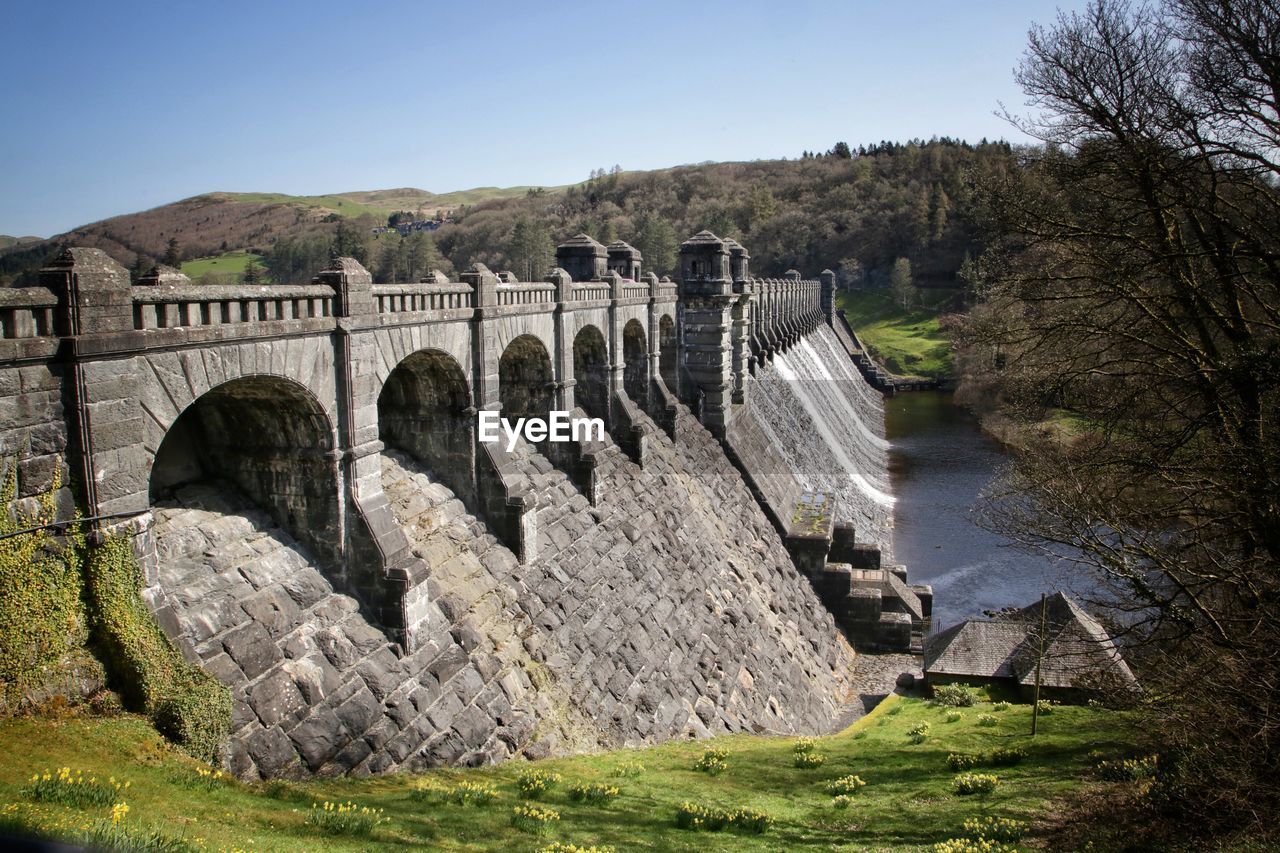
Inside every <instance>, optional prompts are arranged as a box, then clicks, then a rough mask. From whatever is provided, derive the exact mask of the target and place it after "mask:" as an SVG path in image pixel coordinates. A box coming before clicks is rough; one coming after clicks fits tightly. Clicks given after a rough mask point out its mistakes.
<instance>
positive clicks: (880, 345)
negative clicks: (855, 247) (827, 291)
mask: <svg viewBox="0 0 1280 853" xmlns="http://www.w3.org/2000/svg"><path fill="white" fill-rule="evenodd" d="M923 298H924V299H925V300H926V301H925V302H924V304H922V305H921V306H920V307H918V308H914V309H912V310H910V311H905V310H903V309H902V308H900V307H898V305H897V304H896V303H894V301H893V297H892V296H891V295H890V294H889V292H888V291H887V290H861V291H848V290H842V291H839V292H837V293H836V307H837V308H843V309H844V311H845V317H846V318H847V319H848V321H849V325H851V326H853V328H854V330H855V331H856V332H857V333H858V335H859V336H860V337H861V338H862V340H863V343H865V344H866V345H867V348H868V349H870V350H871V354H872V355H873V356H875V358H876V360H877V361H879V362H880V363H881V364H883V365H884V366H885V367H886V368H888V369H889V371H890V372H891V373H895V374H897V375H899V376H912V377H925V378H928V379H946V378H949V377H950V376H951V375H952V363H951V355H952V354H951V341H950V339H949V338H948V337H947V335H946V333H945V332H943V331H942V329H941V328H939V326H938V306H937V305H936V304H934V302H936V301H937V300H938V297H936V296H933V295H932V294H930V292H929V291H927V290H926V291H923ZM950 298H951V294H950V293H946V294H945V295H944V297H943V298H942V301H943V302H946V301H949V300H950ZM930 299H933V300H934V302H930V301H929V300H930Z"/></svg>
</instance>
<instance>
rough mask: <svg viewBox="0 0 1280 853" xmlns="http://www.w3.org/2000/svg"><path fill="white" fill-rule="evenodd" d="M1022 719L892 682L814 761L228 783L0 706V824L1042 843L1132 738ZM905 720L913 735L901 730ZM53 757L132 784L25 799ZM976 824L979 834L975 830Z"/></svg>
mask: <svg viewBox="0 0 1280 853" xmlns="http://www.w3.org/2000/svg"><path fill="white" fill-rule="evenodd" d="M984 717H988V718H989V719H987V720H985V721H984ZM1029 721H1030V709H1029V707H1028V706H1026V705H1015V706H1013V707H1010V708H1007V709H1005V710H1001V709H1000V707H997V706H994V705H992V704H991V703H989V702H981V703H980V704H978V705H977V706H975V707H972V708H965V709H963V710H962V711H958V712H956V711H952V710H951V709H947V708H941V707H938V706H935V705H931V704H929V703H926V702H924V701H922V700H919V699H909V698H899V697H896V696H894V697H890V698H889V699H888V700H886V701H885V702H884V703H882V704H881V706H880V707H879V708H877V709H876V711H875V712H873V713H872V714H871V715H870V716H867V717H864V718H863V719H862V720H860V721H858V722H857V723H855V724H854V725H853V726H852V727H851V728H849V729H847V730H845V731H844V732H842V733H840V734H838V735H835V736H832V737H826V738H818V739H816V740H815V741H813V745H812V748H811V752H810V754H815V755H818V756H822V758H823V760H822V761H821V763H820V764H818V765H817V766H813V767H798V766H797V756H798V755H799V754H801V753H800V751H802V750H804V748H805V744H803V743H801V742H800V741H798V740H797V739H796V738H782V737H760V736H749V735H736V736H730V737H722V738H716V739H715V740H713V741H702V742H694V743H690V742H685V743H671V744H667V745H664V746H660V747H652V748H648V749H626V750H617V751H613V752H605V753H602V754H598V755H589V756H578V757H573V758H564V759H556V760H548V761H541V762H538V763H536V764H535V765H530V764H527V763H524V762H508V763H507V764H504V765H502V766H501V767H496V768H494V767H486V768H481V769H477V770H448V771H443V770H442V771H432V772H430V773H427V774H423V775H417V776H411V775H407V774H398V775H392V776H384V777H380V778H374V779H354V778H344V779H330V780H322V781H314V782H308V783H287V782H271V783H264V784H256V785H242V784H239V783H236V782H233V781H230V780H227V779H225V778H222V779H219V778H211V777H210V776H209V772H210V771H209V770H208V769H207V768H205V767H202V766H201V765H199V764H198V763H197V762H195V761H194V760H192V759H189V758H186V757H185V756H183V755H182V754H181V753H178V752H176V751H175V750H173V749H172V748H169V747H167V746H166V745H165V744H164V742H163V741H162V740H160V739H159V737H158V736H157V735H156V734H155V732H154V730H152V729H150V728H149V727H148V726H147V724H146V723H145V722H144V721H142V720H139V719H137V718H133V717H128V716H121V717H107V718H97V719H95V718H89V717H70V718H64V719H61V720H58V719H12V720H5V721H3V722H0V746H3V748H4V750H5V753H6V754H7V755H10V756H11V757H12V760H10V761H8V762H7V763H6V765H5V766H4V767H3V768H0V804H4V805H0V830H5V829H7V830H10V831H15V830H16V831H25V832H31V831H36V832H39V833H41V834H44V835H47V836H52V837H57V838H72V839H81V840H88V839H90V838H94V839H96V840H98V841H99V843H101V841H103V840H104V836H105V837H110V838H112V839H113V840H115V841H116V842H117V844H118V845H119V847H118V848H116V849H148V850H183V851H185V850H195V849H232V848H247V849H255V850H264V851H266V850H273V851H274V850H280V851H284V850H315V849H321V848H323V849H325V850H368V849H387V848H391V847H405V848H408V847H422V846H430V847H431V848H432V849H440V850H504V851H524V850H539V849H543V848H544V846H546V845H551V844H553V843H555V842H558V843H560V844H565V845H567V844H576V845H580V847H579V848H578V849H583V848H585V847H586V845H593V844H594V845H608V848H609V849H614V850H691V851H692V850H697V851H707V850H778V849H801V848H811V849H815V850H817V849H842V850H843V849H875V850H885V849H892V850H934V849H935V848H934V845H935V844H939V843H941V842H944V841H946V840H947V839H952V838H957V837H964V836H969V837H973V836H975V835H977V834H979V833H978V832H976V831H974V830H973V829H966V827H965V822H966V821H975V820H985V819H991V818H995V819H1003V820H1004V821H1005V822H1004V823H1000V824H998V829H999V830H1002V832H1001V833H1000V835H1001V836H1002V838H1003V839H1004V840H1009V841H1011V840H1015V839H1016V838H1017V837H1018V836H1019V835H1022V834H1024V833H1025V835H1026V837H1025V838H1023V839H1022V840H1021V843H1020V844H1019V847H1020V848H1022V849H1027V848H1028V847H1031V846H1035V847H1042V846H1045V845H1048V846H1050V848H1051V849H1052V848H1053V846H1054V841H1055V840H1056V836H1053V835H1049V832H1050V831H1051V829H1052V827H1053V825H1054V824H1055V823H1060V818H1061V807H1062V805H1063V804H1064V802H1066V801H1069V799H1070V798H1072V797H1074V796H1079V795H1080V794H1083V793H1085V792H1092V793H1093V794H1094V795H1095V796H1103V797H1108V798H1110V799H1112V800H1114V801H1122V800H1128V799H1131V798H1132V797H1134V796H1136V795H1137V792H1138V791H1139V790H1141V787H1142V786H1141V783H1138V784H1137V785H1135V783H1133V782H1104V781H1101V780H1100V778H1099V772H1098V770H1097V769H1096V765H1097V764H1098V762H1099V760H1100V759H1104V758H1105V759H1116V758H1121V757H1128V756H1131V755H1133V753H1132V752H1131V750H1132V749H1133V747H1132V746H1131V744H1132V743H1133V732H1132V728H1131V726H1132V723H1131V721H1130V719H1129V717H1128V715H1127V714H1125V713H1123V712H1113V711H1105V710H1099V709H1091V708H1078V707H1065V706H1063V707H1058V708H1055V709H1054V712H1053V713H1052V714H1051V715H1048V716H1044V717H1043V718H1042V719H1041V721H1040V733H1039V735H1038V736H1037V737H1035V738H1031V737H1029V736H1028V734H1027V731H1028V727H1029ZM984 722H985V723H986V724H984ZM991 723H994V724H993V725H992V724H991ZM922 724H925V725H927V727H928V733H927V734H926V735H924V736H914V737H913V735H912V731H913V730H914V729H915V728H916V727H918V726H920V725H922ZM708 749H716V750H723V754H724V756H725V757H724V765H723V767H724V769H723V771H722V772H720V773H718V774H715V775H712V774H710V773H705V772H699V771H697V770H696V769H695V767H694V765H695V764H696V763H698V761H699V760H700V758H701V757H702V756H703V755H704V753H705V752H706V751H707V750H708ZM995 749H1005V750H1022V751H1024V752H1025V757H1024V758H1022V760H1014V759H1015V758H1016V757H1017V756H1016V753H1006V754H1007V755H1010V756H1011V758H1010V759H1009V761H1008V762H1006V766H996V765H994V764H993V763H992V761H991V758H990V756H991V752H992V750H995ZM798 750H799V751H798ZM952 753H957V754H962V755H968V756H974V757H975V758H974V760H975V761H976V762H977V766H976V767H975V768H974V772H978V773H985V774H994V775H995V776H996V777H997V778H998V783H997V787H996V789H995V791H994V792H992V793H989V794H985V795H983V794H978V795H969V796H965V795H960V794H958V793H957V792H956V788H955V780H956V778H957V777H958V776H959V775H960V774H959V773H958V772H956V771H954V770H952V769H950V768H949V767H948V760H947V758H948V755H949V754H952ZM997 763H998V761H997ZM61 767H70V768H71V769H72V771H81V770H82V771H83V772H84V778H85V779H86V780H88V779H89V778H96V779H97V780H99V781H98V784H99V785H101V786H102V787H104V788H106V785H105V784H103V780H106V779H107V778H108V777H111V778H112V779H114V780H116V781H117V782H119V783H120V784H121V785H122V786H123V784H124V783H125V782H128V783H130V786H129V788H128V789H127V790H124V791H122V793H120V794H119V795H116V794H115V793H114V792H112V793H110V794H108V795H107V799H106V801H104V802H102V803H100V804H97V805H91V804H89V803H80V804H78V805H76V804H70V803H65V802H63V803H59V802H57V801H56V800H55V801H50V800H49V799H46V800H44V801H39V800H37V798H36V795H35V794H34V785H33V784H32V783H31V781H30V780H31V778H32V777H33V775H37V774H42V773H44V772H46V771H48V772H50V773H51V774H56V773H57V769H58V768H61ZM531 768H532V769H534V770H537V771H540V772H541V773H542V774H544V775H543V778H544V780H547V779H549V780H550V782H551V784H550V785H548V788H547V790H546V791H545V793H541V794H540V795H537V800H536V802H531V801H530V800H529V799H527V798H526V797H525V796H522V794H521V790H520V780H521V778H522V777H525V776H526V774H528V773H529V771H530V769H531ZM202 772H203V773H204V774H205V775H204V776H201V775H200V774H201V773H202ZM557 774H558V778H559V782H555V778H557V777H556V775H557ZM848 775H857V776H858V777H859V778H860V779H861V780H862V781H863V782H864V783H865V785H864V786H863V787H861V788H855V791H856V793H854V794H853V795H852V796H849V797H847V798H846V800H845V801H840V802H837V800H836V798H835V796H834V795H833V793H832V792H830V791H828V789H827V787H828V785H829V784H830V783H832V782H833V781H834V780H837V779H841V778H843V777H846V776H848ZM73 778H74V776H73ZM583 784H597V785H599V786H601V787H602V788H606V789H614V791H616V793H613V792H606V793H605V794H603V795H602V796H604V797H605V801H604V802H595V803H593V802H590V801H580V800H575V799H574V798H573V797H572V796H571V790H572V788H573V787H574V786H575V785H583ZM854 784H855V785H856V783H854ZM45 787H46V788H56V786H55V785H49V784H46V785H45ZM108 790H109V789H108ZM55 795H56V792H54V794H51V795H50V796H51V798H52V797H53V796H55ZM117 796H118V797H119V799H121V800H123V801H125V802H126V803H127V804H128V806H129V809H128V811H127V812H124V813H123V814H122V816H121V818H120V821H119V824H118V825H117V826H115V827H112V825H111V815H112V808H111V804H110V800H112V799H115V798H116V797H117ZM349 802H351V803H355V804H356V809H355V813H354V816H351V815H348V817H347V818H346V819H343V818H342V816H341V815H332V814H331V815H330V816H328V817H320V816H317V815H316V812H317V811H321V812H323V811H325V807H324V805H323V804H325V803H335V804H336V803H349ZM682 803H693V804H696V805H697V806H701V807H704V808H709V809H726V810H736V809H744V810H751V811H752V812H755V813H757V814H759V815H760V818H759V823H757V824H756V825H755V827H754V828H759V827H760V825H761V824H762V823H765V822H767V826H765V827H764V832H763V833H762V834H756V833H754V832H753V831H752V828H753V827H743V828H740V829H734V828H730V829H725V830H723V831H716V830H715V829H712V828H711V826H705V827H704V831H697V830H693V829H686V828H681V827H680V826H679V824H678V820H677V813H678V812H679V811H680V809H681V804H682ZM530 805H532V806H535V807H537V808H539V809H547V810H550V811H552V812H554V813H555V814H556V815H557V818H556V819H555V820H550V821H547V822H546V824H547V825H546V827H545V828H544V829H542V830H541V832H538V831H537V829H538V827H537V824H538V821H536V820H530V821H527V823H528V824H529V825H530V826H529V828H526V827H525V826H523V825H520V823H519V821H517V820H515V819H514V817H515V816H514V814H513V812H514V810H515V809H516V808H517V807H520V806H530ZM841 805H843V806H844V807H843V808H841V807H840V806H841ZM316 806H319V808H316ZM361 808H367V809H371V810H378V811H376V812H375V813H373V814H367V815H366V821H365V824H364V826H363V827H362V826H361V825H360V823H361V822H360V820H359V817H360V811H359V810H360V809H361ZM744 816H745V815H744ZM352 817H354V818H355V819H351V818H352ZM742 822H743V823H747V821H742ZM370 824H373V825H370ZM531 830H533V831H531ZM95 832H96V833H99V834H97V835H95V834H94V833H95ZM985 835H986V836H987V837H992V836H994V835H995V833H992V831H991V830H990V829H988V830H987V831H986V833H985ZM1100 835H1101V836H1103V837H1105V835H1106V829H1105V828H1104V829H1099V830H1095V831H1094V835H1093V837H1095V838H1096V837H1098V836H1100ZM1099 840H1101V839H1099ZM148 842H149V843H148ZM130 843H131V844H132V845H133V846H130ZM550 849H557V848H554V847H552V848H550ZM559 849H560V850H565V849H566V848H565V847H561V848H559ZM596 849H600V848H596ZM949 849H965V850H967V849H975V850H977V849H982V850H997V849H998V850H1009V849H1011V847H997V846H995V845H992V846H987V847H976V846H975V847H972V848H969V847H952V848H949ZM1104 849H1110V847H1109V846H1108V847H1106V848H1104Z"/></svg>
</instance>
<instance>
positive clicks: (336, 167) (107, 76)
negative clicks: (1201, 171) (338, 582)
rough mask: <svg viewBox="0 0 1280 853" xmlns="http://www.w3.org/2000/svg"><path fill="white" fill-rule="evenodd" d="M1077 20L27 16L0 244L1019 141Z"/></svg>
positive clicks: (6, 77) (1007, 15) (1015, 0)
mask: <svg viewBox="0 0 1280 853" xmlns="http://www.w3.org/2000/svg"><path fill="white" fill-rule="evenodd" d="M1059 5H1060V6H1062V7H1063V8H1067V9H1071V8H1079V7H1080V6H1082V5H1083V0H1060V2H1058V3H1055V2H1052V0H998V1H997V2H982V3H972V2H970V3H961V2H955V0H917V1H916V2H911V3H906V2H883V3H872V2H837V0H828V2H805V0H799V2H796V1H795V0H793V1H792V2H788V3H780V2H770V3H755V2H734V3H727V2H725V3H722V2H716V0H705V2H699V3H696V4H682V3H669V2H658V0H645V1H644V2H626V3H603V2H602V3H561V2H555V1H554V0H547V2H529V0H524V2H512V3H507V2H501V3H499V2H477V0H457V1H456V2H445V0H402V2H383V3H378V4H371V3H358V2H354V0H352V1H351V2H346V3H340V2H328V1H327V0H312V2H278V3H277V2H270V0H263V2H261V3H260V4H255V3H241V2H201V3H193V2H185V0H170V2H164V3H134V2H102V1H101V0H95V2H74V1H73V2H66V0H59V2H48V0H37V2H29V1H28V0H6V2H5V4H4V11H3V14H2V15H0V110H3V113H2V114H3V116H4V120H3V122H2V123H0V128H2V129H0V234H14V235H26V234H35V235H37V236H50V235H52V234H55V233H58V232H61V231H65V230H68V229H70V228H72V227H74V226H77V225H82V224H85V223H88V222H92V221H95V220H98V219H102V218H105V217H108V216H113V215H116V214H121V213H129V212H132V211H136V210H143V209H146V208H149V207H154V206H156V205H160V204H164V203H167V202H170V201H175V200H177V199H180V198H185V197H187V196H191V195H196V194H199V193H203V192H209V191H213V190H231V191H271V192H286V193H297V194H318V193H326V192H343V191H349V190H362V189H383V188H390V187H401V186H414V187H420V188H422V189H427V190H432V191H435V192H445V191H449V190H455V189H465V188H469V187H474V186H488V185H497V186H510V185H516V184H544V185H552V184H564V183H571V182H574V181H578V180H583V179H585V178H586V176H587V173H588V172H589V171H590V170H591V169H592V168H595V167H601V166H603V167H610V166H613V165H614V164H615V163H616V164H621V165H622V167H623V168H624V169H649V168H659V167H663V166H673V165H677V164H680V163H692V162H699V161H703V160H748V159H757V158H774V157H795V156H798V155H799V154H800V153H801V151H803V150H805V149H811V150H825V149H827V148H830V147H831V145H832V144H834V143H835V142H836V141H837V140H841V139H843V140H847V141H848V142H850V143H851V144H853V145H855V146H856V145H857V144H859V143H862V142H870V141H876V140H880V139H896V140H905V139H908V138H911V137H922V138H928V137H930V136H933V135H939V136H942V135H949V136H953V137H963V138H967V139H970V140H975V141H976V140H977V139H979V138H981V137H983V136H987V137H991V138H996V137H1004V138H1009V139H1017V138H1018V137H1017V134H1016V133H1015V131H1013V129H1012V128H1010V127H1009V126H1008V125H1007V124H1006V123H1005V122H1004V121H1003V120H1002V119H1000V118H997V117H996V116H995V115H993V113H994V111H995V110H997V109H998V107H999V103H1000V102H1004V103H1005V104H1006V105H1008V106H1010V107H1013V108H1018V109H1021V106H1022V102H1023V98H1022V95H1021V93H1020V92H1019V91H1018V89H1017V88H1016V86H1015V85H1014V83H1013V79H1012V71H1013V68H1014V66H1015V64H1016V63H1017V61H1018V58H1019V56H1020V55H1021V53H1022V50H1023V46H1024V44H1025V41H1026V33H1027V29H1028V26H1029V25H1030V23H1031V22H1032V21H1038V22H1042V23H1049V22H1050V21H1051V20H1052V19H1053V18H1054V15H1055V8H1056V7H1057V6H1059Z"/></svg>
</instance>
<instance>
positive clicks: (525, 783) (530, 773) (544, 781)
mask: <svg viewBox="0 0 1280 853" xmlns="http://www.w3.org/2000/svg"><path fill="white" fill-rule="evenodd" d="M559 784H560V774H559V773H551V772H549V771H546V770H526V771H524V772H523V773H521V774H520V775H519V776H517V777H516V788H518V789H519V791H520V796H522V797H524V798H525V799H527V800H536V799H538V798H540V797H541V796H542V795H543V794H545V793H546V792H547V791H549V790H551V789H552V788H554V787H555V786H556V785H559Z"/></svg>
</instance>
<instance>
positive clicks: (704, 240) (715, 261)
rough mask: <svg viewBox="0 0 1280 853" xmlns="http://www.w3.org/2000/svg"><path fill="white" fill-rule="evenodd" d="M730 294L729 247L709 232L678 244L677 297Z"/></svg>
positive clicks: (731, 284)
mask: <svg viewBox="0 0 1280 853" xmlns="http://www.w3.org/2000/svg"><path fill="white" fill-rule="evenodd" d="M732 292H733V276H732V274H731V272H730V269H729V246H728V245H727V244H726V243H725V241H724V240H721V239H720V238H719V237H717V236H716V235H714V234H712V233H711V232H710V231H699V232H698V233H697V234H695V235H693V236H692V237H690V238H689V239H688V240H685V241H684V242H683V243H681V244H680V295H681V296H684V294H686V293H688V294H690V295H697V296H712V295H722V296H723V295H728V294H730V293H732Z"/></svg>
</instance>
